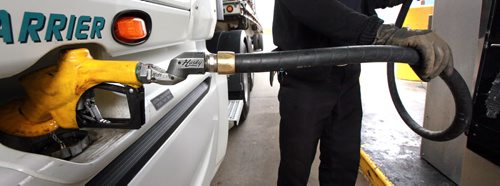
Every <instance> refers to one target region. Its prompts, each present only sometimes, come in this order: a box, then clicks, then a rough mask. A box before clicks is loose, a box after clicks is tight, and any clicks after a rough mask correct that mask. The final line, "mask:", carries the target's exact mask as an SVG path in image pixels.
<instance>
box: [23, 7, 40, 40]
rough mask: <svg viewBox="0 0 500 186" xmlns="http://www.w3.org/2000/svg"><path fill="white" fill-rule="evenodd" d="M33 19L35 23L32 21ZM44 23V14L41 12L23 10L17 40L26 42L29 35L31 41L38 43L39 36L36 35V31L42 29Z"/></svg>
mask: <svg viewBox="0 0 500 186" xmlns="http://www.w3.org/2000/svg"><path fill="white" fill-rule="evenodd" d="M33 21H35V22H36V23H33ZM44 25H45V16H44V15H43V14H42V13H38V12H24V17H23V22H22V25H21V32H20V33H19V42H21V43H26V42H27V41H28V35H29V36H30V37H31V39H32V40H33V42H35V43H39V42H40V36H39V35H38V32H39V31H40V30H42V29H43V27H44Z"/></svg>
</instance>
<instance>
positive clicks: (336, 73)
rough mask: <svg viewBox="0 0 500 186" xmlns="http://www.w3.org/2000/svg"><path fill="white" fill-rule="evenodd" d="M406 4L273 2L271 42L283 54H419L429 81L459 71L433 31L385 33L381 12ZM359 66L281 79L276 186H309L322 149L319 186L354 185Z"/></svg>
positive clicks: (420, 69) (396, 0) (390, 0)
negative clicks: (346, 50) (374, 50)
mask: <svg viewBox="0 0 500 186" xmlns="http://www.w3.org/2000/svg"><path fill="white" fill-rule="evenodd" d="M402 2H403V0H275V9H274V22H273V37H274V43H275V45H276V46H278V48H279V50H297V49H308V48H321V47H335V46H346V45H370V44H382V45H397V46H405V47H413V48H415V49H416V50H417V51H419V53H420V54H421V56H422V59H424V60H423V63H422V65H421V66H413V68H414V70H415V71H416V72H417V74H418V75H419V77H420V78H421V79H422V80H424V81H428V80H430V79H432V78H434V77H436V76H438V75H439V73H441V72H442V71H445V73H451V72H452V71H453V65H452V57H451V51H450V49H449V46H448V45H447V44H446V42H444V41H443V40H442V39H440V38H439V37H438V36H437V35H436V34H435V33H433V32H431V31H413V30H406V29H401V28H396V27H394V26H392V25H384V24H383V21H382V20H381V19H379V18H378V17H377V16H376V15H375V9H376V8H385V7H391V6H395V5H398V4H401V3H402ZM359 74H360V65H340V66H333V67H312V68H303V69H298V70H289V71H284V72H280V73H279V74H278V80H279V81H280V84H281V87H280V90H279V94H278V99H279V101H280V108H279V109H280V116H281V121H280V137H279V140H280V156H281V160H280V166H279V170H278V185H306V184H307V181H308V178H309V173H310V169H311V164H312V162H313V160H314V157H315V153H316V149H317V146H318V143H320V144H319V145H320V146H319V149H320V153H321V154H320V160H321V163H320V166H319V181H320V183H321V185H354V184H355V182H356V177H357V172H358V165H359V157H360V155H359V153H360V151H359V148H360V130H361V118H362V109H361V98H360V90H359V89H360V87H359Z"/></svg>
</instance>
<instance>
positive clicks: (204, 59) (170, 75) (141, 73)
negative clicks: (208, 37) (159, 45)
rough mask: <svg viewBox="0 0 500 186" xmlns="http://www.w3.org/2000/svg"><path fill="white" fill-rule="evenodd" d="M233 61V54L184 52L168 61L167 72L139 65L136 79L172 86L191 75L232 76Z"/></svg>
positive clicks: (158, 68) (152, 66) (149, 65)
mask: <svg viewBox="0 0 500 186" xmlns="http://www.w3.org/2000/svg"><path fill="white" fill-rule="evenodd" d="M234 59H235V54H234V53H233V52H218V53H217V54H206V53H204V52H184V53H182V54H180V55H178V56H177V57H175V58H173V59H172V60H171V61H170V65H169V66H168V69H167V70H165V69H162V68H160V67H158V66H155V65H153V64H143V63H139V64H138V65H137V69H136V74H137V79H138V80H139V81H140V82H142V83H158V84H162V85H173V84H177V83H179V82H181V81H183V80H185V79H186V78H187V76H188V75H191V74H204V73H205V72H217V73H219V74H233V73H234V72H235V65H234Z"/></svg>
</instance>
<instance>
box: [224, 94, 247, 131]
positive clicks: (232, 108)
mask: <svg viewBox="0 0 500 186" xmlns="http://www.w3.org/2000/svg"><path fill="white" fill-rule="evenodd" d="M243 105H244V102H243V100H240V99H237V100H229V104H228V105H227V110H228V111H229V112H228V121H229V128H231V127H233V126H235V125H238V124H239V123H240V117H241V112H242V111H243Z"/></svg>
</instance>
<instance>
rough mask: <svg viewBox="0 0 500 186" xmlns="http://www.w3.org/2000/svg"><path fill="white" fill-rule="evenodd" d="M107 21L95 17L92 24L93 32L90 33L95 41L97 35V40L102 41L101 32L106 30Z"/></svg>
mask: <svg viewBox="0 0 500 186" xmlns="http://www.w3.org/2000/svg"><path fill="white" fill-rule="evenodd" d="M104 23H105V20H104V18H103V17H98V16H96V17H94V22H92V31H90V38H92V39H94V38H95V36H96V35H97V38H99V39H101V38H102V36H101V30H102V29H104Z"/></svg>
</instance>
